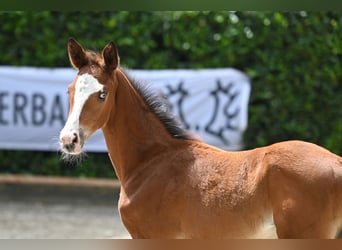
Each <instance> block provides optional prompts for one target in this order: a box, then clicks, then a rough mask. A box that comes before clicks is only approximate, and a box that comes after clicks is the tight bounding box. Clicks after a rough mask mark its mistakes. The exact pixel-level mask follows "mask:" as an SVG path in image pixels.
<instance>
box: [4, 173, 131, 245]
mask: <svg viewBox="0 0 342 250" xmlns="http://www.w3.org/2000/svg"><path fill="white" fill-rule="evenodd" d="M12 177H13V176H12ZM12 177H11V176H10V177H9V176H5V178H4V176H0V239H98V238H100V239H108V238H109V239H112V238H115V239H117V238H130V237H129V234H128V233H127V231H126V229H125V228H124V226H123V225H122V222H121V220H120V216H119V214H118V210H117V199H118V190H119V189H118V187H117V183H114V184H113V185H112V184H110V185H108V182H106V181H104V182H103V181H97V182H92V183H87V182H86V181H81V182H79V181H78V180H76V181H75V180H73V179H67V181H65V179H58V178H57V179H54V180H53V181H52V182H51V179H49V178H47V179H45V177H43V178H38V179H36V180H35V179H33V178H26V179H25V178H21V177H20V178H17V177H15V178H12Z"/></svg>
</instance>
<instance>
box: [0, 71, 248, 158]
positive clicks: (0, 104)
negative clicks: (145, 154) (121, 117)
mask: <svg viewBox="0 0 342 250" xmlns="http://www.w3.org/2000/svg"><path fill="white" fill-rule="evenodd" d="M129 74H130V76H131V77H132V78H134V79H137V80H141V81H142V82H143V83H146V84H149V86H150V87H151V88H152V89H156V90H157V91H160V92H161V93H162V94H164V95H165V96H166V97H167V98H168V100H169V103H170V108H171V110H172V112H173V113H174V114H175V115H177V116H178V117H179V118H180V119H181V121H182V122H183V123H184V124H185V126H186V127H187V128H189V129H190V130H192V131H193V132H195V133H196V134H197V135H199V137H200V138H201V139H202V140H203V141H204V142H206V143H208V144H211V145H214V146H217V147H220V148H223V149H226V150H240V149H242V148H243V143H242V136H243V132H244V131H245V129H246V127H247V108H248V99H249V94H250V82H249V79H248V77H247V76H246V75H245V74H243V73H242V72H240V71H238V70H235V69H230V68H226V69H203V70H129ZM75 75H76V71H75V70H74V69H71V68H67V69H65V68H58V69H48V68H32V67H7V66H0V148H2V149H23V150H46V151H55V150H57V149H58V135H59V132H60V130H61V129H62V127H63V126H64V123H65V121H66V119H67V115H68V111H69V104H68V102H69V100H68V95H67V86H68V85H69V83H71V81H72V80H73V79H74V78H75ZM85 149H86V151H93V152H105V151H106V145H105V142H104V138H103V135H102V132H101V131H98V132H97V133H95V134H94V135H93V136H92V137H91V138H90V139H89V141H87V142H86V144H85Z"/></svg>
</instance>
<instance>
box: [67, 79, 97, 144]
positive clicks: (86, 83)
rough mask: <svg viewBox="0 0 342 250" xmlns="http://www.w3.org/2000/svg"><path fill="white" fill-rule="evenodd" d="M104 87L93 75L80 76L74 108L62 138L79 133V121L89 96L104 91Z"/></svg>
mask: <svg viewBox="0 0 342 250" xmlns="http://www.w3.org/2000/svg"><path fill="white" fill-rule="evenodd" d="M102 88H103V85H102V84H100V83H99V81H98V80H97V79H96V78H95V77H93V76H92V75H90V74H88V73H85V74H83V75H80V76H78V78H77V80H76V84H75V94H74V106H73V109H72V111H71V114H70V116H69V118H68V120H67V122H66V124H65V126H64V128H63V129H62V131H61V133H60V138H62V137H63V136H64V135H67V134H69V133H73V132H74V131H77V132H78V131H79V120H80V115H81V112H82V109H83V106H84V104H85V102H86V101H87V100H88V98H89V96H91V95H92V94H94V93H95V92H98V91H100V90H102Z"/></svg>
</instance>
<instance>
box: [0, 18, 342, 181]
mask: <svg viewBox="0 0 342 250" xmlns="http://www.w3.org/2000/svg"><path fill="white" fill-rule="evenodd" d="M0 23H1V25H0V47H1V52H0V53H1V54H0V55H1V56H0V64H2V65H30V66H42V67H68V66H69V62H68V57H67V52H66V43H67V40H68V38H69V37H75V38H76V39H77V40H79V41H80V42H81V43H82V44H83V45H84V46H85V47H87V48H91V49H95V50H99V49H102V47H103V46H104V45H105V44H106V43H107V42H108V41H109V40H113V41H114V42H115V43H116V44H117V45H118V47H119V53H120V55H121V61H122V64H123V65H124V66H127V67H129V68H143V69H161V68H210V67H235V68H238V69H240V70H242V71H244V72H246V73H247V74H248V75H249V76H250V78H251V81H252V93H251V98H250V105H249V124H248V130H247V132H246V133H245V144H246V148H254V147H258V146H263V145H267V144H270V143H274V142H277V141H282V140H289V139H302V140H307V141H311V142H314V143H317V144H319V145H322V146H324V147H326V148H328V149H330V150H332V151H333V152H335V153H338V154H340V155H341V154H342V67H341V62H342V17H341V15H340V14H339V13H334V12H330V13H327V12H223V11H222V12H65V13H60V12H47V11H45V12H32V13H31V12H9V13H0ZM17 154H18V152H6V153H4V152H2V153H1V154H0V157H1V163H2V166H1V171H2V172H6V171H8V172H16V171H19V172H20V171H22V170H23V168H25V167H23V165H25V162H23V163H22V164H23V165H19V163H18V165H17V166H16V167H13V166H12V165H13V164H14V165H16V163H13V162H14V160H13V158H17V157H16V155H17ZM20 154H21V155H25V154H28V153H25V152H20ZM35 155H37V157H38V159H40V160H37V163H32V164H31V165H32V166H33V165H34V167H31V168H29V169H26V170H27V171H32V172H33V173H37V174H70V169H68V170H65V166H64V165H63V164H62V165H61V163H57V162H58V161H56V160H54V159H55V158H54V157H55V155H53V156H51V155H47V154H46V153H35ZM94 155H95V157H94V159H91V158H92V157H90V159H88V160H86V161H85V162H84V164H86V165H87V166H86V167H80V168H88V169H95V168H93V167H92V166H95V165H99V167H97V169H98V168H100V169H102V170H103V171H102V172H103V175H104V176H108V175H107V172H108V171H111V173H112V169H111V166H108V165H110V163H109V161H108V160H107V158H106V156H105V157H103V156H100V157H103V158H101V160H98V159H95V158H96V157H97V155H96V154H94ZM3 158H7V160H8V161H7V162H8V165H5V166H4V163H3V162H4V160H3ZM105 159H106V160H105ZM12 160H13V161H12ZM42 160H44V161H47V163H46V164H45V163H44V164H40V165H44V166H41V169H36V170H32V169H33V168H37V167H38V166H39V162H41V161H42ZM5 162H6V161H5ZM11 162H12V164H9V163H11ZM50 165H51V167H50V168H48V169H46V168H47V166H50ZM18 166H19V167H18ZM56 166H58V167H56ZM50 169H56V170H53V171H50ZM77 169H78V168H77ZM108 169H110V170H108ZM26 170H25V171H26ZM50 172H51V173H50ZM90 172H92V175H94V176H98V175H101V174H102V173H101V174H99V173H97V172H96V171H95V170H91V171H90ZM71 174H75V171H71ZM80 174H84V173H80ZM86 175H87V174H86Z"/></svg>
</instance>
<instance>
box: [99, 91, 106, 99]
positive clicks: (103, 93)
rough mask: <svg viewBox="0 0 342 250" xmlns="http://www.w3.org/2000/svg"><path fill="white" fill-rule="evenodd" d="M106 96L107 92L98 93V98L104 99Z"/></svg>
mask: <svg viewBox="0 0 342 250" xmlns="http://www.w3.org/2000/svg"><path fill="white" fill-rule="evenodd" d="M106 96H107V92H105V91H101V93H100V95H99V99H100V100H104V99H105V98H106Z"/></svg>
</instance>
